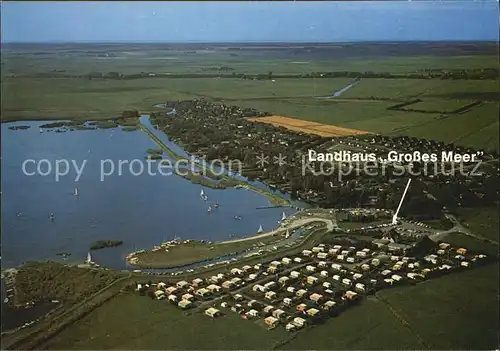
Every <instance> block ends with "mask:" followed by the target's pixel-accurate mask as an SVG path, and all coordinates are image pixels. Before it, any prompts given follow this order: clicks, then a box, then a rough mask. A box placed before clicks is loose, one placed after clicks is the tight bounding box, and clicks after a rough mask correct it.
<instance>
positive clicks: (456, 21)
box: [1, 0, 499, 42]
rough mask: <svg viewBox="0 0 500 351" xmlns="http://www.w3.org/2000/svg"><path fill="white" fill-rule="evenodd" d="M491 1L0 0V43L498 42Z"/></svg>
mask: <svg viewBox="0 0 500 351" xmlns="http://www.w3.org/2000/svg"><path fill="white" fill-rule="evenodd" d="M498 6H499V4H498V1H497V0H476V1H469V0H458V1H415V0H414V1H391V2H388V1H373V2H357V1H354V2H312V1H304V2H301V1H297V2H294V1H290V2H256V1H241V2H207V1H205V2H203V1H200V2H102V1H96V2H72V1H61V2H10V1H9V2H2V3H1V10H2V11H1V35H2V41H3V42H252V41H255V42H267V41H269V42H272V41H285V42H346V41H413V40H423V41H425V40H429V41H434V40H444V41H446V40H450V41H452V40H464V41H468V40H471V41H473V40H485V41H490V40H498V36H499V34H498V32H499V9H498Z"/></svg>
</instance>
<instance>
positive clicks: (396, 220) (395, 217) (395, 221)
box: [392, 178, 411, 224]
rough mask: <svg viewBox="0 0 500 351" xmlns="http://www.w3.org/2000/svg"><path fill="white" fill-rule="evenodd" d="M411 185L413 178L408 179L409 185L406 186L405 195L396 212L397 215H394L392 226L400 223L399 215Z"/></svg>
mask: <svg viewBox="0 0 500 351" xmlns="http://www.w3.org/2000/svg"><path fill="white" fill-rule="evenodd" d="M410 183H411V178H410V179H408V183H407V184H406V188H405V191H404V193H403V196H402V197H401V201H399V206H398V209H397V210H396V213H395V214H394V216H392V224H396V223H397V222H398V213H399V210H400V209H401V205H402V204H403V200H404V199H405V196H406V192H407V191H408V188H409V187H410Z"/></svg>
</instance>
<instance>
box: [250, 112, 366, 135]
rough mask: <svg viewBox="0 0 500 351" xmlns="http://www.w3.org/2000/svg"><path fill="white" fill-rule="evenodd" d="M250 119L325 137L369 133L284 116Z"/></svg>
mask: <svg viewBox="0 0 500 351" xmlns="http://www.w3.org/2000/svg"><path fill="white" fill-rule="evenodd" d="M249 121H253V122H259V123H267V124H272V125H273V126H277V127H285V128H287V129H290V130H294V131H297V132H302V133H309V134H317V135H320V136H325V137H328V136H346V135H360V134H368V132H367V131H364V130H357V129H348V128H342V127H337V126H332V125H328V124H322V123H315V122H308V121H302V120H298V119H296V118H290V117H283V116H269V117H260V118H249Z"/></svg>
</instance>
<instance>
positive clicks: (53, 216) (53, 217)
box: [49, 212, 56, 221]
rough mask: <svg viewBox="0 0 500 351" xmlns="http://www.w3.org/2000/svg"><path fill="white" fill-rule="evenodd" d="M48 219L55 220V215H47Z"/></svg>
mask: <svg viewBox="0 0 500 351" xmlns="http://www.w3.org/2000/svg"><path fill="white" fill-rule="evenodd" d="M49 218H50V219H51V220H52V221H53V220H54V219H56V215H55V214H54V212H52V213H51V214H50V215H49Z"/></svg>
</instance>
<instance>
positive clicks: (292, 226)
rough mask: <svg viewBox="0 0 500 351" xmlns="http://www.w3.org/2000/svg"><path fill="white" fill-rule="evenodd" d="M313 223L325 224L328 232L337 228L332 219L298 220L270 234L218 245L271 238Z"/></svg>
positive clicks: (223, 242)
mask: <svg viewBox="0 0 500 351" xmlns="http://www.w3.org/2000/svg"><path fill="white" fill-rule="evenodd" d="M314 222H323V223H326V227H327V229H328V231H331V230H333V229H334V228H336V226H337V223H336V221H335V220H333V219H327V218H321V217H311V218H298V219H294V220H293V221H292V222H290V223H288V224H287V225H286V226H284V227H281V228H277V229H275V230H272V231H270V232H267V233H263V234H259V235H254V236H250V237H247V238H241V239H234V240H226V241H221V242H220V243H219V245H220V244H232V243H237V242H241V241H249V240H256V239H260V238H265V237H268V236H272V235H275V234H280V233H283V232H284V231H286V230H293V229H295V228H298V227H302V226H304V225H306V224H309V223H314Z"/></svg>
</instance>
